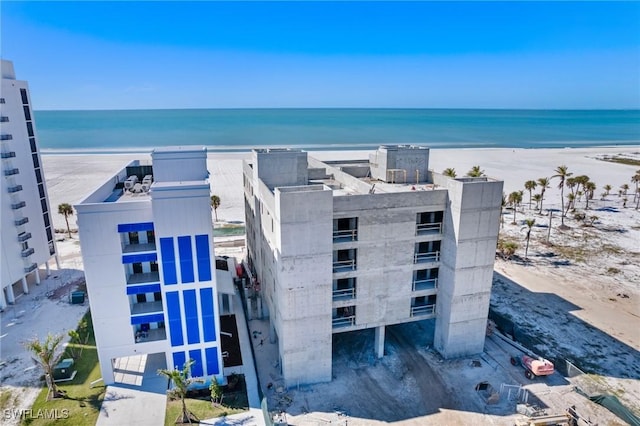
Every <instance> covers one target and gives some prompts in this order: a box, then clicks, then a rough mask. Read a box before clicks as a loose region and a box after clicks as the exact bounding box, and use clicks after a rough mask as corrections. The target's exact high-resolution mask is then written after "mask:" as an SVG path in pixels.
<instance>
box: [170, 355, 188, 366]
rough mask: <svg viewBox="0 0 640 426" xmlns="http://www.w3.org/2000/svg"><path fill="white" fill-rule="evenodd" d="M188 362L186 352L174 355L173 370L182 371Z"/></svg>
mask: <svg viewBox="0 0 640 426" xmlns="http://www.w3.org/2000/svg"><path fill="white" fill-rule="evenodd" d="M186 362H187V358H186V357H185V355H184V352H174V353H173V369H174V370H182V369H183V368H184V364H185V363H186Z"/></svg>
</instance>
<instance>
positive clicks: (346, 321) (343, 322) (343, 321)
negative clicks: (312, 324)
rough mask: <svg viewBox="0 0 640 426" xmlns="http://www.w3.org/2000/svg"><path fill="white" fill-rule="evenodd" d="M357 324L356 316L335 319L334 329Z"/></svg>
mask: <svg viewBox="0 0 640 426" xmlns="http://www.w3.org/2000/svg"><path fill="white" fill-rule="evenodd" d="M355 324H356V316H355V315H352V316H350V317H339V318H333V320H332V325H333V328H342V327H351V326H353V325H355Z"/></svg>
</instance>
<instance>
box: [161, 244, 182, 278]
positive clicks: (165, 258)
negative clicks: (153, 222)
mask: <svg viewBox="0 0 640 426" xmlns="http://www.w3.org/2000/svg"><path fill="white" fill-rule="evenodd" d="M160 253H161V254H162V277H163V278H164V283H165V284H178V274H177V273H176V253H175V250H174V248H173V238H171V237H165V238H160Z"/></svg>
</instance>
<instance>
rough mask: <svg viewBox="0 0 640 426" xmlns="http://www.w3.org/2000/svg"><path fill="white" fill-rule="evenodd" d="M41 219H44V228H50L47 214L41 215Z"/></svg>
mask: <svg viewBox="0 0 640 426" xmlns="http://www.w3.org/2000/svg"><path fill="white" fill-rule="evenodd" d="M42 218H43V219H44V227H45V228H46V227H49V226H51V222H50V221H49V214H47V213H45V214H43V215H42Z"/></svg>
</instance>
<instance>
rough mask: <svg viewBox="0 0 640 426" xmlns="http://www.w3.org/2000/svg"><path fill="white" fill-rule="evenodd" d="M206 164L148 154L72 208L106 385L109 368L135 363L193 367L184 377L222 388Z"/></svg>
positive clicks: (200, 156)
mask: <svg viewBox="0 0 640 426" xmlns="http://www.w3.org/2000/svg"><path fill="white" fill-rule="evenodd" d="M206 158H207V154H206V149H205V148H203V147H200V148H188V147H172V148H162V149H156V150H154V151H153V152H152V154H151V159H152V162H151V164H144V163H143V162H141V161H133V162H131V163H130V164H129V165H127V166H126V167H125V168H123V169H122V170H120V171H119V172H118V173H117V174H115V176H113V177H112V178H110V179H109V180H107V181H106V182H105V183H104V184H103V185H101V186H100V187H99V188H97V189H96V190H95V191H94V192H93V193H91V194H90V195H89V196H88V197H86V198H85V199H84V200H83V201H81V202H80V203H79V204H78V205H76V206H75V208H76V211H77V214H78V229H79V233H80V243H81V246H82V257H83V260H84V268H85V277H86V281H87V291H88V294H89V304H90V306H91V316H92V319H93V327H94V331H95V336H96V344H97V348H98V356H99V359H100V368H101V370H102V378H103V379H104V382H105V383H106V384H110V383H113V382H114V380H115V377H114V366H115V365H117V363H118V359H120V358H126V357H129V356H133V355H142V354H162V356H164V358H165V360H166V365H167V366H169V367H170V368H174V367H177V368H182V366H183V365H184V363H185V361H187V360H188V359H193V360H194V361H195V364H194V365H193V367H192V371H191V372H192V375H193V376H197V377H200V376H216V378H217V379H219V380H223V376H222V365H223V364H222V353H221V350H220V320H219V314H218V293H219V292H218V285H217V284H216V281H217V279H216V261H215V257H214V249H213V224H212V220H211V205H210V188H209V181H208V172H207V166H206ZM229 281H230V280H229ZM230 286H231V289H228V290H227V291H229V292H233V287H232V285H231V284H230Z"/></svg>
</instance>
